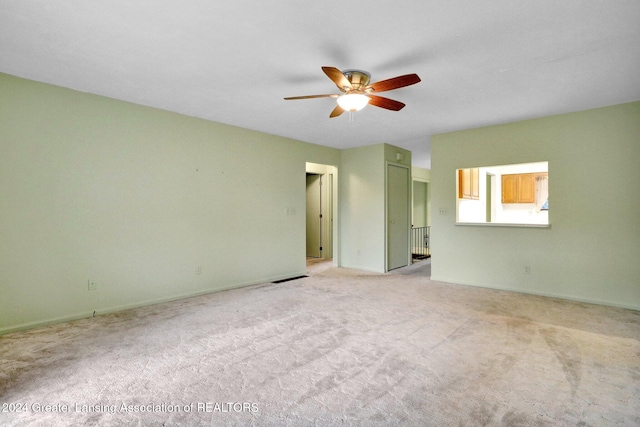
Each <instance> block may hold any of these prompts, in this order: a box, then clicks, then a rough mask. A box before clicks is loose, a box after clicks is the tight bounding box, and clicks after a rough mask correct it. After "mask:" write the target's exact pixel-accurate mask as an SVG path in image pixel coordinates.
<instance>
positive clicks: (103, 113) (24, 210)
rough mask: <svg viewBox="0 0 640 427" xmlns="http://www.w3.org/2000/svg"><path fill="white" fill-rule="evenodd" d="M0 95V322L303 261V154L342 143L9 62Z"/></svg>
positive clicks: (101, 307)
mask: <svg viewBox="0 0 640 427" xmlns="http://www.w3.org/2000/svg"><path fill="white" fill-rule="evenodd" d="M0 94H1V95H0V332H3V331H5V332H6V331H7V330H12V329H18V328H22V327H28V326H32V325H37V324H41V323H46V322H51V321H57V320H65V319H72V318H78V317H83V316H87V315H90V314H92V312H93V311H94V310H95V311H97V312H98V313H103V312H107V311H113V310H118V309H122V308H126V307H133V306H137V305H142V304H147V303H152V302H157V301H163V300H168V299H174V298H178V297H181V296H187V295H195V294H199V293H205V292H211V291H215V290H220V289H225V288H231V287H237V286H242V285H247V284H253V283H260V282H265V281H270V280H273V279H280V278H285V277H291V276H296V275H301V274H304V273H305V272H306V266H305V215H304V212H305V162H307V161H310V162H315V163H321V164H330V165H339V162H340V151H339V150H335V149H331V148H327V147H321V146H317V145H312V144H306V143H302V142H298V141H293V140H289V139H286V138H281V137H277V136H273V135H267V134H263V133H259V132H254V131H249V130H245V129H240V128H237V127H232V126H227V125H223V124H218V123H213V122H208V121H205V120H200V119H195V118H191V117H187V116H182V115H178V114H175V113H170V112H166V111H161V110H156V109H152V108H147V107H143V106H139V105H134V104H129V103H125V102H121V101H116V100H112V99H108V98H104V97H99V96H94V95H89V94H85V93H80V92H75V91H71V90H67V89H63V88H59V87H54V86H49V85H45V84H40V83H35V82H32V81H28V80H23V79H19V78H15V77H12V76H8V75H4V74H0ZM287 212H289V214H287ZM292 212H295V213H293V214H292ZM88 280H91V281H92V282H94V283H96V286H97V289H96V290H93V291H89V290H88V289H87V288H88V285H87V281H88Z"/></svg>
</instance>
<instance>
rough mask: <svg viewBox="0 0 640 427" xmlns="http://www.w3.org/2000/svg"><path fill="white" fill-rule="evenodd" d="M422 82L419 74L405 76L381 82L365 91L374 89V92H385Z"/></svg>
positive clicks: (371, 85)
mask: <svg viewBox="0 0 640 427" xmlns="http://www.w3.org/2000/svg"><path fill="white" fill-rule="evenodd" d="M419 82H420V77H418V75H417V74H405V75H404V76H398V77H393V78H391V79H387V80H381V81H379V82H375V83H373V84H370V85H369V86H367V87H366V88H365V91H367V90H369V89H373V91H374V92H384V91H387V90H393V89H399V88H401V87H405V86H411V85H414V84H416V83H419Z"/></svg>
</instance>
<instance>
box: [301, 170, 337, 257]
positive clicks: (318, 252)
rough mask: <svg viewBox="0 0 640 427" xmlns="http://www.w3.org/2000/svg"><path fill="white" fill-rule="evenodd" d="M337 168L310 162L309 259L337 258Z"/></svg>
mask: <svg viewBox="0 0 640 427" xmlns="http://www.w3.org/2000/svg"><path fill="white" fill-rule="evenodd" d="M335 178H336V168H335V167H333V166H329V165H320V164H316V163H307V173H306V198H307V200H306V256H307V258H318V259H325V260H327V259H332V258H333V255H334V250H333V248H334V227H333V224H334V213H335V209H334V185H335Z"/></svg>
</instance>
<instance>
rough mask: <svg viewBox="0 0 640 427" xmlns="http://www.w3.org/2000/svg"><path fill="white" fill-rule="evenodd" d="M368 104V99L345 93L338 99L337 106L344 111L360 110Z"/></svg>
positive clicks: (364, 96) (357, 94) (360, 95)
mask: <svg viewBox="0 0 640 427" xmlns="http://www.w3.org/2000/svg"><path fill="white" fill-rule="evenodd" d="M368 103H369V97H368V96H366V95H362V94H359V93H347V94H345V95H341V96H339V97H338V105H339V106H340V108H342V109H343V110H345V111H352V112H353V111H359V110H362V109H363V108H364V107H366V105H367V104H368Z"/></svg>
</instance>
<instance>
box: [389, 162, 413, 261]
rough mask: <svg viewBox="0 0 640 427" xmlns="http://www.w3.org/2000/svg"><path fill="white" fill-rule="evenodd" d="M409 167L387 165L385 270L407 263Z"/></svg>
mask: <svg viewBox="0 0 640 427" xmlns="http://www.w3.org/2000/svg"><path fill="white" fill-rule="evenodd" d="M409 194H410V193H409V169H408V168H405V167H401V166H395V165H392V164H389V165H387V270H393V269H394V268H399V267H404V266H406V265H409V233H410V227H409V203H410V199H409Z"/></svg>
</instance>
